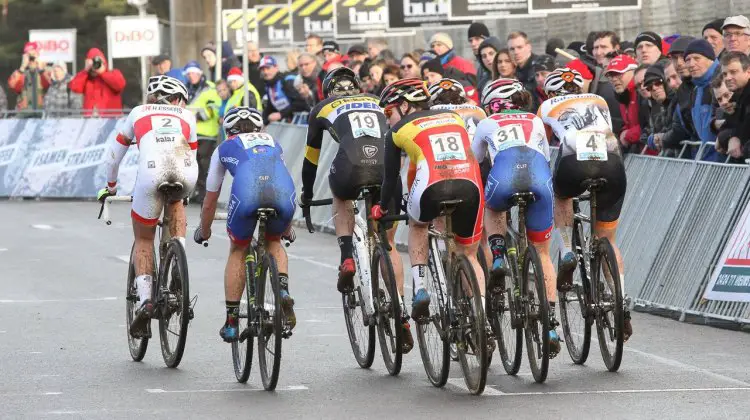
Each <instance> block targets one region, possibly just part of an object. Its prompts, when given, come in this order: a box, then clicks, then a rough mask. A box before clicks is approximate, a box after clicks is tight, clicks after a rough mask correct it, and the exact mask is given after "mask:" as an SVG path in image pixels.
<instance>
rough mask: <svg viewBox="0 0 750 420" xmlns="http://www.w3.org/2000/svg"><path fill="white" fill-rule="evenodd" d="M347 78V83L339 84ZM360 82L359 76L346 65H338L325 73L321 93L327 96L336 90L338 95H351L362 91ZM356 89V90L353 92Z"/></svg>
mask: <svg viewBox="0 0 750 420" xmlns="http://www.w3.org/2000/svg"><path fill="white" fill-rule="evenodd" d="M344 80H348V81H349V85H348V86H346V87H344V86H339V83H340V82H342V81H344ZM361 86H362V85H361V83H360V81H359V77H357V75H356V74H354V71H353V70H352V69H350V68H348V67H339V68H337V69H333V70H331V71H329V72H328V74H326V77H325V79H323V95H324V96H325V97H326V98H327V97H329V96H331V94H332V93H334V92H336V93H337V94H338V96H345V95H353V94H357V93H360V92H362V87H361ZM355 90H356V92H355Z"/></svg>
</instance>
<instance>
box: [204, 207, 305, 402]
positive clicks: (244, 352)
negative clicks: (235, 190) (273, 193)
mask: <svg viewBox="0 0 750 420" xmlns="http://www.w3.org/2000/svg"><path fill="white" fill-rule="evenodd" d="M255 216H256V218H257V219H258V239H257V240H255V239H253V240H252V241H250V244H249V245H248V247H247V255H246V256H245V293H244V296H243V297H242V298H241V299H240V308H239V314H238V317H237V329H238V330H239V331H240V336H239V338H238V339H237V340H236V341H233V342H232V364H233V365H234V375H235V377H236V378H237V382H239V383H243V384H244V383H246V382H247V380H248V378H249V377H250V370H251V367H252V360H253V340H254V339H255V337H257V338H258V365H259V366H260V377H261V380H262V382H263V388H264V389H265V390H266V391H273V390H274V389H276V384H277V383H278V381H279V370H280V368H281V342H282V339H287V338H289V337H291V336H292V327H291V326H290V325H289V321H288V319H287V317H286V314H285V313H284V309H283V307H282V305H281V294H280V293H281V287H280V283H279V269H278V267H277V265H276V259H275V258H274V257H273V255H271V254H270V253H268V252H267V251H266V224H267V222H268V220H270V219H273V218H275V217H276V216H277V213H276V210H274V209H271V208H260V209H258V210H257V211H256V215H255ZM216 220H227V213H216V216H215V217H214V221H216ZM286 245H287V246H289V243H288V242H287V244H286ZM203 246H204V247H207V246H208V241H203ZM260 297H262V302H261V299H260Z"/></svg>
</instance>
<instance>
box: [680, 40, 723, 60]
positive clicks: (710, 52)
mask: <svg viewBox="0 0 750 420" xmlns="http://www.w3.org/2000/svg"><path fill="white" fill-rule="evenodd" d="M690 54H700V55H702V56H704V57H706V58H708V59H709V60H712V61H713V60H716V53H714V48H713V47H712V46H711V44H709V43H708V41H706V40H705V39H696V40H695V41H693V42H691V43H690V44H689V45H688V46H687V48H686V49H685V54H684V55H685V57H687V56H688V55H690Z"/></svg>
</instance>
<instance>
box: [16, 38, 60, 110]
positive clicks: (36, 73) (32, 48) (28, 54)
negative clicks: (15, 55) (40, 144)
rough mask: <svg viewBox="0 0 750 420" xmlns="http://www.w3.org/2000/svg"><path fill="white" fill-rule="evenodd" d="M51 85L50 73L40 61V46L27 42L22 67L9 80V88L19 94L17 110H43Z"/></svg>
mask: <svg viewBox="0 0 750 420" xmlns="http://www.w3.org/2000/svg"><path fill="white" fill-rule="evenodd" d="M49 84H50V77H49V73H48V72H45V64H44V62H43V61H42V60H39V46H38V45H37V43H36V42H27V43H26V45H24V47H23V58H22V59H21V67H19V68H18V70H16V71H14V72H13V74H11V75H10V77H9V78H8V87H10V88H11V89H12V90H14V91H15V92H16V93H18V100H17V101H16V109H18V110H19V111H26V110H29V111H36V110H41V109H42V108H43V105H44V103H43V102H44V99H43V98H44V91H45V90H47V88H48V87H49Z"/></svg>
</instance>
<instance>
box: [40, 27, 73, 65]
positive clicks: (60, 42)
mask: <svg viewBox="0 0 750 420" xmlns="http://www.w3.org/2000/svg"><path fill="white" fill-rule="evenodd" d="M29 41H34V42H36V43H37V44H39V58H40V59H41V60H43V61H46V62H48V63H54V62H57V61H64V62H66V63H72V62H74V61H76V29H32V30H30V31H29Z"/></svg>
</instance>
